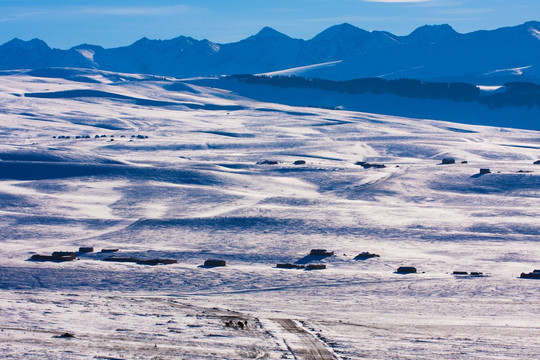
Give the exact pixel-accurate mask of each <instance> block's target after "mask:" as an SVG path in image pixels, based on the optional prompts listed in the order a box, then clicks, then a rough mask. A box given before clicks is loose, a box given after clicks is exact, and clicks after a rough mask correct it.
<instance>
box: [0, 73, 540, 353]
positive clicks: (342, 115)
mask: <svg viewBox="0 0 540 360" xmlns="http://www.w3.org/2000/svg"><path fill="white" fill-rule="evenodd" d="M44 75H46V76H44ZM0 79H1V81H0V106H1V108H2V112H1V113H0V133H1V135H2V136H1V139H2V140H1V143H0V212H1V216H0V226H1V228H2V231H1V232H0V243H1V244H2V246H1V247H0V256H1V257H2V259H3V260H2V265H1V266H0V305H1V306H0V331H1V334H2V335H1V336H0V344H1V346H0V357H2V358H10V359H43V358H48V359H65V358H69V359H88V358H96V359H113V358H114V359H118V358H138V359H155V358H179V359H180V358H181V359H215V358H228V359H246V358H267V359H293V358H297V359H337V358H339V359H358V358H370V359H389V358H400V359H426V358H437V359H456V358H467V359H486V358H507V359H510V358H527V359H532V358H535V357H536V356H537V354H538V353H539V352H540V342H539V339H540V327H539V325H538V324H540V313H539V306H538V305H539V301H538V295H539V286H538V285H539V284H538V280H528V279H520V278H519V275H520V273H521V272H529V271H532V270H533V269H538V268H540V262H539V261H540V260H539V259H540V248H539V247H538V234H539V233H540V228H539V225H538V218H539V216H540V165H534V164H533V163H534V162H535V161H536V160H538V159H539V158H540V145H539V141H540V133H539V132H538V131H532V130H518V129H513V128H506V127H504V128H503V127H487V126H476V125H468V124H458V123H451V122H442V121H434V120H420V119H412V118H404V117H395V116H388V115H377V114H372V113H361V112H354V111H343V110H330V109H321V108H306V107H292V106H287V105H281V104H275V103H266V102H260V101H256V100H253V99H249V98H247V97H241V96H239V95H237V94H235V93H233V92H231V91H229V90H223V89H218V88H212V87H204V86H200V85H194V84H190V83H186V82H182V81H178V80H173V79H163V78H159V77H155V76H147V75H130V74H125V73H113V72H105V71H96V70H85V69H48V70H47V71H46V72H43V71H41V72H38V73H36V72H34V71H9V72H3V73H2V74H0ZM449 157H452V158H454V159H455V160H456V163H455V164H449V165H443V164H442V163H441V160H442V159H443V158H449ZM265 160H266V161H265ZM299 160H302V161H303V162H302V161H299ZM272 161H275V162H276V163H273V162H272ZM296 161H299V162H297V164H294V162H296ZM465 161H466V162H465ZM357 162H364V163H361V164H363V165H364V166H361V164H360V165H357ZM257 163H258V164H257ZM365 163H369V164H372V165H380V166H372V167H369V166H367V165H366V164H365ZM382 165H384V167H383V166H382ZM481 168H484V169H485V168H489V169H490V173H487V174H480V172H479V170H480V169H481ZM89 246H91V247H94V249H95V251H94V252H90V253H78V254H77V260H75V261H67V262H40V261H29V260H28V259H29V258H30V257H31V256H32V255H35V254H50V253H51V252H53V251H77V250H78V249H79V248H80V247H89ZM101 249H119V251H118V252H115V253H114V255H115V256H122V257H132V258H138V259H143V260H144V259H156V258H161V259H174V260H177V261H178V263H176V264H171V265H157V266H150V265H141V264H136V263H133V262H109V261H103V260H104V258H106V257H109V256H111V255H110V253H102V252H100V250H101ZM311 249H327V250H330V251H334V255H333V256H328V257H316V256H309V255H308V253H309V252H310V250H311ZM364 251H369V252H373V253H377V254H379V255H380V257H376V258H368V259H366V258H362V257H357V255H358V254H359V253H360V252H364ZM212 258H217V259H223V260H226V262H227V266H226V267H223V268H208V267H204V266H202V265H203V263H204V261H205V260H207V259H212ZM278 263H293V264H297V265H309V264H324V265H326V266H327V268H326V269H324V270H311V271H310V270H306V269H304V268H299V269H281V268H276V264H278ZM399 266H414V267H416V268H417V269H418V273H416V274H408V275H403V274H397V273H395V271H396V269H397V268H398V267H399ZM453 271H466V272H467V275H452V272H453ZM471 272H482V273H483V274H478V275H475V276H471V275H470V273H471ZM240 321H241V322H242V326H240V325H239V322H240ZM65 333H70V334H72V335H74V337H73V338H69V337H68V338H65V337H59V335H62V334H65Z"/></svg>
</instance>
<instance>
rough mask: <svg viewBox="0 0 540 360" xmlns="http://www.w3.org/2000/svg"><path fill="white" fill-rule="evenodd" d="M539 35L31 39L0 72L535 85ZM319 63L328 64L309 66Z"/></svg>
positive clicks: (7, 48)
mask: <svg viewBox="0 0 540 360" xmlns="http://www.w3.org/2000/svg"><path fill="white" fill-rule="evenodd" d="M539 34H540V23H538V22H534V21H532V22H527V23H525V24H522V25H518V26H514V27H507V28H501V29H497V30H491V31H476V32H472V33H467V34H460V33H457V32H456V31H455V30H453V29H452V28H451V27H450V26H449V25H436V26H427V25H426V26H422V27H420V28H418V29H416V30H415V31H413V32H412V33H411V34H409V35H407V36H396V35H393V34H391V33H388V32H384V31H372V32H368V31H365V30H362V29H359V28H357V27H354V26H352V25H349V24H341V25H336V26H333V27H330V28H329V29H326V30H325V31H323V32H321V33H320V34H318V35H317V36H315V37H314V38H313V39H310V40H301V39H293V38H290V37H288V36H287V35H285V34H282V33H280V32H278V31H276V30H274V29H271V28H268V27H266V28H263V29H262V30H261V31H260V32H259V33H258V34H256V35H253V36H250V37H249V38H247V39H244V40H241V41H238V42H235V43H229V44H217V43H213V42H211V41H208V40H195V39H193V38H190V37H185V36H179V37H177V38H174V39H170V40H149V39H147V38H143V39H141V40H139V41H137V42H135V43H133V44H131V45H129V46H125V47H119V48H113V49H104V48H102V47H100V46H96V45H88V44H83V45H78V46H75V47H73V48H71V49H69V50H59V49H51V48H49V47H48V46H47V45H46V44H45V43H44V42H43V41H41V40H37V39H34V40H30V41H21V40H19V39H13V40H12V41H10V42H7V43H5V44H3V45H1V46H0V69H36V68H43V67H79V68H80V67H83V68H95V69H102V70H110V71H119V72H128V73H146V74H155V75H163V76H175V77H194V76H209V75H230V74H258V73H269V72H278V71H287V73H289V74H290V73H292V74H296V75H301V76H305V77H317V78H323V79H333V80H346V79H354V78H364V77H383V78H387V79H396V78H414V79H421V80H437V81H466V82H471V83H474V84H481V85H489V84H495V85H502V84H503V83H504V82H508V81H531V82H540V60H539V59H540V35H539ZM323 63H326V64H328V63H332V65H333V66H324V67H317V66H313V65H316V64H323ZM306 67H307V68H306ZM290 69H296V71H291V70H290Z"/></svg>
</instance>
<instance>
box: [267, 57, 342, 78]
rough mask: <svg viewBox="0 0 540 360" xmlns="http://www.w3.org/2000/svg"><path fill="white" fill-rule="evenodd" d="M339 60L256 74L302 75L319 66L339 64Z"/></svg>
mask: <svg viewBox="0 0 540 360" xmlns="http://www.w3.org/2000/svg"><path fill="white" fill-rule="evenodd" d="M341 61H342V60H337V61H329V62H324V63H320V64H313V65H307V66H299V67H295V68H291V69H285V70H278V71H272V72H267V73H262V74H257V75H266V76H302V75H304V74H305V73H306V72H307V71H310V70H314V69H319V68H324V67H329V66H330V67H331V66H334V65H336V64H339V63H340V62H341Z"/></svg>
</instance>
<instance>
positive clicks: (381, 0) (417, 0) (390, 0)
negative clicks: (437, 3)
mask: <svg viewBox="0 0 540 360" xmlns="http://www.w3.org/2000/svg"><path fill="white" fill-rule="evenodd" d="M364 1H365V2H377V3H395V4H397V3H421V2H430V1H433V0H364Z"/></svg>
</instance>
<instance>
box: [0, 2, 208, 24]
mask: <svg viewBox="0 0 540 360" xmlns="http://www.w3.org/2000/svg"><path fill="white" fill-rule="evenodd" d="M4 10H5V11H4V14H3V15H4V16H2V17H0V22H9V21H17V20H23V19H25V18H35V17H43V16H48V17H49V18H50V19H55V18H56V17H58V16H68V15H69V16H170V15H177V14H186V13H194V12H201V11H202V10H201V9H198V8H194V7H191V6H186V5H172V6H66V7H51V8H43V7H20V8H19V7H10V8H6V9H4Z"/></svg>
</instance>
